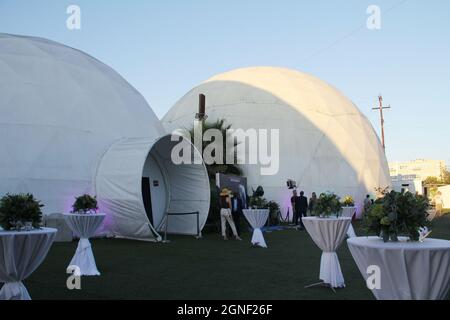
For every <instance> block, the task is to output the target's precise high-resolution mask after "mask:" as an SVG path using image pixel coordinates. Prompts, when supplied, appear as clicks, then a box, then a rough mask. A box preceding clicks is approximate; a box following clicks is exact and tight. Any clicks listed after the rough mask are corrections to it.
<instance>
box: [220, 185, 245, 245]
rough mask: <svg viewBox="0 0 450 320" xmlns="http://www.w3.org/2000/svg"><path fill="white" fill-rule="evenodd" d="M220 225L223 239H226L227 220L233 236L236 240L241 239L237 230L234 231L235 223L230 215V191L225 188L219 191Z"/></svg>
mask: <svg viewBox="0 0 450 320" xmlns="http://www.w3.org/2000/svg"><path fill="white" fill-rule="evenodd" d="M219 203H220V225H221V229H222V237H223V240H228V237H227V233H226V229H227V222H228V224H229V225H230V227H231V230H232V231H233V234H234V237H235V238H236V240H242V239H241V238H240V237H239V235H238V233H237V231H236V225H235V224H234V221H233V216H232V215H231V208H232V203H231V191H230V190H228V189H227V188H223V189H222V191H221V192H220V199H219Z"/></svg>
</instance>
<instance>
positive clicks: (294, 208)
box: [291, 190, 299, 225]
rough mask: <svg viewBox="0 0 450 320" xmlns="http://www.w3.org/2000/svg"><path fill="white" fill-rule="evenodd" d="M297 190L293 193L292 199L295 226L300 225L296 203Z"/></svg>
mask: <svg viewBox="0 0 450 320" xmlns="http://www.w3.org/2000/svg"><path fill="white" fill-rule="evenodd" d="M297 198H298V195H297V190H294V191H292V197H291V205H292V224H294V225H298V217H299V214H298V210H297V208H296V206H295V204H296V202H297Z"/></svg>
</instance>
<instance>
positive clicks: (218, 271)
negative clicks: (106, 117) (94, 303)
mask: <svg viewBox="0 0 450 320" xmlns="http://www.w3.org/2000/svg"><path fill="white" fill-rule="evenodd" d="M356 231H357V233H358V234H361V230H359V228H357V229H356ZM250 236H251V234H250V233H249V232H247V233H245V234H244V235H243V239H244V241H242V242H239V241H227V242H225V241H222V240H221V239H220V237H219V236H218V235H216V234H208V235H205V236H204V238H203V239H202V240H195V239H194V238H192V237H181V236H176V237H175V236H172V237H170V239H171V240H172V241H171V242H170V243H168V244H157V243H147V242H139V241H131V240H121V239H99V240H93V241H91V242H92V246H93V250H94V254H95V258H96V261H97V266H98V268H99V270H100V272H101V273H102V275H101V276H99V277H82V280H81V286H82V287H81V290H72V291H71V290H68V289H67V287H66V279H67V276H68V275H67V274H66V273H65V269H66V267H67V265H68V263H69V262H70V259H71V257H72V255H73V253H74V252H75V249H76V244H77V243H76V242H72V243H55V244H54V245H53V247H52V249H51V250H50V252H49V254H48V256H47V258H46V260H45V261H44V262H43V263H42V265H41V266H40V267H39V268H38V270H36V271H35V272H34V273H33V274H32V275H31V276H30V278H29V279H27V280H26V281H25V285H26V287H27V288H28V291H29V293H30V295H31V297H32V298H33V299H189V300H196V299H373V296H372V293H371V292H370V291H369V290H368V289H367V288H366V286H365V282H364V281H363V278H362V276H361V274H360V273H359V271H358V269H357V267H356V265H355V263H354V261H353V258H352V257H351V255H350V252H349V250H348V248H347V244H346V243H344V244H343V245H342V246H341V248H340V249H339V250H338V256H339V260H340V263H341V268H342V272H343V274H344V278H345V282H346V288H345V289H339V290H337V292H336V293H333V292H332V291H331V290H330V289H327V288H321V287H316V288H311V289H304V286H305V285H307V284H311V283H313V282H316V281H317V280H318V274H319V263H320V256H321V251H320V250H319V249H318V248H317V247H316V246H315V244H314V243H313V242H312V240H311V239H310V237H309V235H308V234H307V233H306V231H296V230H284V231H274V232H271V233H265V238H266V241H267V243H268V246H269V248H268V249H256V248H251V246H250V243H249V240H250ZM432 237H434V238H443V239H450V216H449V215H447V216H445V217H442V218H440V219H439V220H438V221H436V222H435V224H434V229H433V234H432Z"/></svg>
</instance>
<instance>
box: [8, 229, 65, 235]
mask: <svg viewBox="0 0 450 320" xmlns="http://www.w3.org/2000/svg"><path fill="white" fill-rule="evenodd" d="M57 231H58V230H56V229H54V228H41V229H33V230H30V231H25V230H23V231H17V230H0V237H5V236H31V235H40V234H47V233H56V232H57Z"/></svg>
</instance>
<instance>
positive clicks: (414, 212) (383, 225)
mask: <svg viewBox="0 0 450 320" xmlns="http://www.w3.org/2000/svg"><path fill="white" fill-rule="evenodd" d="M429 206H430V203H429V200H428V199H427V198H426V197H424V196H421V195H415V194H412V193H410V192H402V193H400V192H395V191H391V192H389V193H387V194H386V195H385V196H384V197H383V198H380V199H378V200H377V201H376V202H375V205H373V206H372V207H371V209H370V211H369V212H368V214H367V215H366V216H365V218H364V224H365V226H366V230H367V231H368V233H374V234H376V235H379V236H381V237H382V238H383V241H384V242H388V241H389V240H391V241H398V236H399V235H407V236H409V238H410V240H411V241H418V240H419V237H420V233H419V229H420V228H422V227H427V226H429V221H428V219H427V217H428V208H429Z"/></svg>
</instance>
